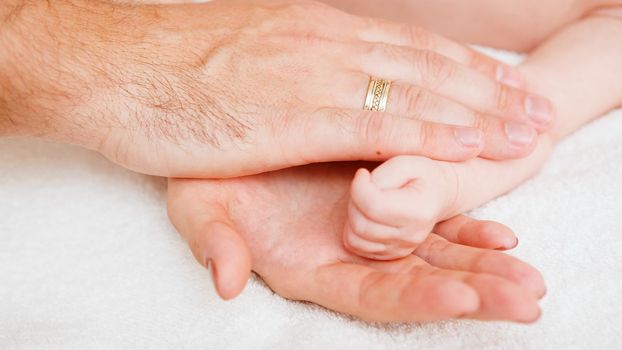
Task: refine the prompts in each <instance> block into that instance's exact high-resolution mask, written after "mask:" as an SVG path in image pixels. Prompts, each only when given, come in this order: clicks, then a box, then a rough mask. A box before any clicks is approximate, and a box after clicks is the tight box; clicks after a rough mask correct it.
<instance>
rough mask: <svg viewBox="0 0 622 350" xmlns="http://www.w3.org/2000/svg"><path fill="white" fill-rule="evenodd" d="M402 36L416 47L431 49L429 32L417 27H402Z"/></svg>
mask: <svg viewBox="0 0 622 350" xmlns="http://www.w3.org/2000/svg"><path fill="white" fill-rule="evenodd" d="M402 35H403V36H404V37H405V38H406V39H407V40H408V42H410V43H412V44H413V45H416V46H417V47H425V48H431V46H432V43H433V41H432V35H431V34H430V32H428V31H427V30H426V29H424V28H422V27H419V26H413V25H404V26H403V27H402Z"/></svg>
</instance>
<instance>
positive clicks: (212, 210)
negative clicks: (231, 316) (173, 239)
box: [169, 191, 251, 300]
mask: <svg viewBox="0 0 622 350" xmlns="http://www.w3.org/2000/svg"><path fill="white" fill-rule="evenodd" d="M184 192H186V193H188V192H191V191H184ZM191 199H192V198H191ZM203 199H204V198H203ZM169 216H170V218H171V222H172V223H173V225H174V226H175V228H177V230H178V231H179V233H180V234H181V236H182V237H183V238H184V239H185V240H186V241H187V242H188V244H189V246H190V249H191V250H192V254H193V255H194V257H195V258H196V259H197V261H198V262H199V263H200V264H201V265H203V266H205V267H206V268H208V269H210V270H211V272H212V279H213V281H214V285H215V287H216V290H217V292H218V294H219V295H220V297H221V298H223V299H225V300H229V299H233V298H235V297H236V296H238V295H239V294H240V293H241V292H242V290H243V289H244V286H245V285H246V281H248V279H249V277H250V273H251V253H250V250H249V248H248V246H247V244H246V242H245V240H244V239H243V238H242V237H241V236H240V234H239V233H238V232H237V230H236V228H235V225H234V224H233V222H232V221H231V219H230V218H229V214H228V213H227V211H226V210H225V208H224V207H223V206H222V205H220V204H216V203H205V202H198V203H197V201H192V200H188V199H186V200H179V199H177V200H175V201H171V200H169Z"/></svg>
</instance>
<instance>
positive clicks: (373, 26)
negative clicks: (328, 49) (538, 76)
mask: <svg viewBox="0 0 622 350" xmlns="http://www.w3.org/2000/svg"><path fill="white" fill-rule="evenodd" d="M365 21H366V23H365V25H364V26H363V27H362V28H361V29H360V30H359V38H360V39H361V40H365V41H369V42H377V43H387V44H392V45H399V46H407V47H411V48H415V49H419V50H428V51H434V52H437V53H439V54H441V55H443V56H446V57H448V58H451V59H452V60H454V61H456V62H458V63H460V64H462V65H464V66H467V67H470V68H473V69H475V70H477V71H479V72H481V73H483V74H484V75H486V76H488V77H489V78H491V79H494V80H497V81H499V82H501V83H503V84H506V85H510V86H514V87H517V88H522V87H524V85H525V82H524V79H523V77H522V75H521V74H520V72H519V71H518V70H517V69H515V68H513V67H511V66H509V65H507V64H505V63H502V62H499V61H497V60H495V59H493V58H491V57H489V56H486V55H484V54H482V53H479V52H477V51H475V50H473V49H471V48H469V47H467V46H465V45H462V44H459V43H456V42H454V41H452V40H449V39H447V38H445V37H443V36H441V35H438V34H435V33H433V32H430V31H428V30H426V29H424V28H422V27H419V26H414V25H411V24H405V23H398V22H391V21H386V20H382V19H376V18H369V19H365Z"/></svg>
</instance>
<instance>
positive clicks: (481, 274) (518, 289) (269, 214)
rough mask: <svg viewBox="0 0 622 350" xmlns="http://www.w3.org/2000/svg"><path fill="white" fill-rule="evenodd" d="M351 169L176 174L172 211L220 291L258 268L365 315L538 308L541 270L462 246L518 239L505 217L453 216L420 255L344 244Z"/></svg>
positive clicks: (278, 286)
mask: <svg viewBox="0 0 622 350" xmlns="http://www.w3.org/2000/svg"><path fill="white" fill-rule="evenodd" d="M356 169H357V166H356V164H345V163H342V164H338V163H333V164H320V165H314V166H305V167H299V168H291V169H286V170H281V171H277V172H272V173H266V174H262V175H256V176H251V177H245V178H238V179H229V180H174V179H172V180H170V182H169V215H170V218H171V221H172V222H173V224H174V225H175V227H176V228H177V229H178V230H179V232H180V233H181V235H182V236H183V237H184V238H185V239H186V240H187V241H188V243H189V245H190V247H191V249H192V251H193V253H194V256H195V257H196V259H197V260H198V261H199V262H200V263H201V264H203V265H209V266H210V269H211V270H212V273H213V275H214V280H215V283H216V287H217V289H218V291H219V293H220V294H221V295H222V296H223V297H224V298H232V297H234V296H235V295H237V294H238V293H239V292H240V291H241V290H242V288H243V287H244V283H245V282H246V279H247V278H248V274H249V273H250V269H251V267H252V269H253V270H254V271H255V272H257V273H258V274H259V275H260V276H261V277H262V278H263V279H264V280H265V281H266V283H267V284H268V285H269V286H270V287H271V288H272V289H273V290H274V291H276V292H277V293H278V294H280V295H281V296H283V297H286V298H289V299H293V300H305V301H311V302H314V303H317V304H320V305H323V306H325V307H327V308H330V309H333V310H336V311H339V312H344V313H348V314H352V315H356V316H358V317H361V318H364V319H367V320H376V321H431V320H439V319H447V318H454V317H468V318H477V319H501V320H512V321H519V322H530V321H533V320H535V319H536V318H537V317H538V315H539V308H538V298H539V297H541V296H542V295H543V294H544V283H543V280H542V277H541V276H540V274H539V273H538V272H537V271H536V270H535V269H533V268H532V267H530V266H529V265H527V264H525V263H523V262H520V261H519V260H517V259H515V258H513V257H511V256H509V255H505V254H503V253H501V252H499V251H495V250H486V249H480V248H474V247H469V246H465V245H460V244H467V245H471V246H475V247H483V248H488V249H496V248H501V249H503V248H508V247H513V246H515V245H516V238H515V237H514V235H513V234H512V232H511V231H509V230H508V229H507V228H505V227H503V226H501V225H499V224H495V223H485V222H476V221H473V220H470V219H467V218H464V217H458V218H455V219H452V220H449V221H447V222H445V223H442V224H440V225H438V226H437V228H436V229H435V232H436V233H437V234H432V235H430V236H429V237H428V238H427V240H426V241H425V242H424V243H423V244H421V245H420V246H419V247H418V248H417V250H416V251H415V252H414V254H413V255H409V256H407V257H406V258H403V259H398V260H393V261H385V262H381V261H373V260H367V259H363V258H360V257H358V256H356V255H354V254H351V253H349V252H347V251H346V250H345V249H344V247H343V243H342V238H341V233H342V231H343V227H344V223H345V221H346V216H347V213H346V207H347V202H348V196H349V194H348V188H349V185H350V181H351V179H352V176H353V175H354V171H355V170H356ZM448 240H449V241H448ZM247 244H248V245H247ZM247 247H248V248H247Z"/></svg>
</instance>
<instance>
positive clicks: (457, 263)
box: [414, 234, 546, 298]
mask: <svg viewBox="0 0 622 350" xmlns="http://www.w3.org/2000/svg"><path fill="white" fill-rule="evenodd" d="M414 254H415V255H417V256H418V257H420V258H422V259H423V260H425V261H426V262H428V263H429V264H431V265H434V266H437V267H440V268H444V269H452V270H461V271H469V272H475V273H486V274H490V275H495V276H499V277H502V278H505V279H507V280H510V281H513V282H515V283H516V284H518V285H520V286H522V287H523V288H525V289H527V290H529V291H531V292H532V293H533V294H534V295H535V296H536V297H539V298H541V297H542V296H544V294H545V293H546V287H545V285H544V279H543V278H542V275H541V274H540V272H538V270H536V269H534V268H533V267H531V266H529V265H528V264H526V263H524V262H522V261H520V260H518V259H516V258H514V257H512V256H509V255H507V254H504V253H501V252H498V251H495V250H488V249H480V248H473V247H467V246H461V245H458V244H455V243H451V242H448V241H447V240H446V239H444V238H442V237H439V236H437V235H434V234H432V235H430V236H429V237H428V239H427V240H426V241H425V242H423V243H422V244H420V245H419V246H417V248H416V249H415V252H414Z"/></svg>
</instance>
